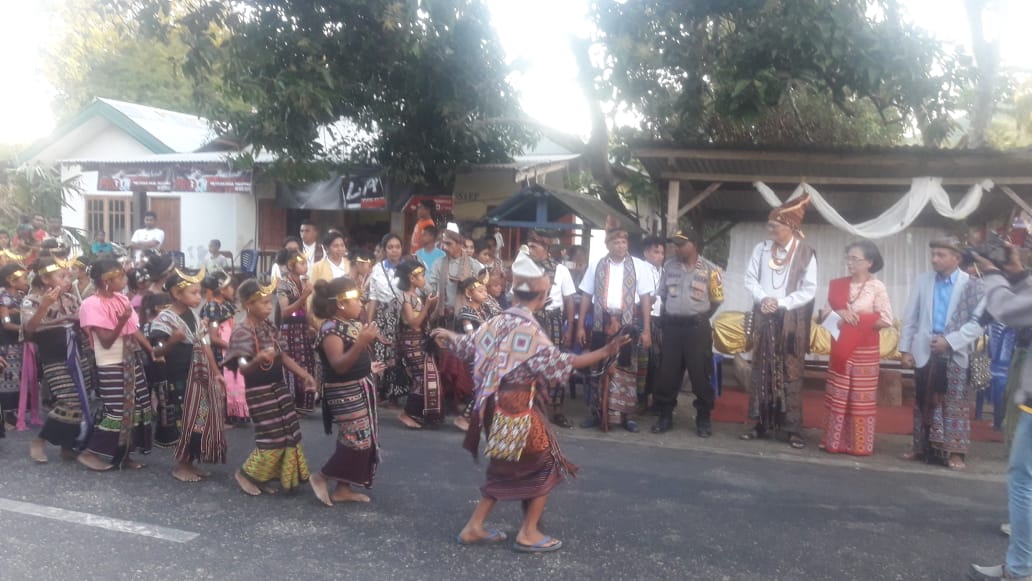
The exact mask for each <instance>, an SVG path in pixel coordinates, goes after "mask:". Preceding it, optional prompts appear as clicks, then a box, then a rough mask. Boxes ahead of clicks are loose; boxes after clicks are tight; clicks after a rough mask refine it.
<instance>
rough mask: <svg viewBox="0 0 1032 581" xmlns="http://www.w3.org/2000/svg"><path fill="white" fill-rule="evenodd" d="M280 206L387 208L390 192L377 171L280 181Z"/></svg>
mask: <svg viewBox="0 0 1032 581" xmlns="http://www.w3.org/2000/svg"><path fill="white" fill-rule="evenodd" d="M276 205H278V206H279V207H281V208H293V209H297V210H386V209H387V195H386V193H385V191H384V185H383V182H382V181H381V180H380V177H379V176H377V175H376V174H372V173H370V174H358V175H336V176H334V177H332V178H330V179H328V180H323V181H320V182H311V183H307V184H288V183H285V182H282V181H281V182H277V184H276Z"/></svg>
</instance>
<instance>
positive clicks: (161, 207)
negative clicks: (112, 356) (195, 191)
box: [147, 197, 182, 252]
mask: <svg viewBox="0 0 1032 581" xmlns="http://www.w3.org/2000/svg"><path fill="white" fill-rule="evenodd" d="M147 202H148V206H147V209H149V210H150V211H151V212H154V213H155V214H157V217H158V228H161V229H162V230H164V231H165V243H164V244H163V245H162V246H161V249H162V250H163V251H165V252H168V251H169V250H181V248H180V246H181V245H182V240H181V239H180V231H179V229H180V224H181V220H180V216H179V198H155V197H148V198H147Z"/></svg>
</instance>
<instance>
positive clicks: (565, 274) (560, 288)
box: [546, 264, 577, 313]
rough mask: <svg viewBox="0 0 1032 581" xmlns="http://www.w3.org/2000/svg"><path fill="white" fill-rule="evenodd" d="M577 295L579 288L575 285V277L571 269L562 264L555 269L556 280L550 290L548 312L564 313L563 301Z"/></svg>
mask: <svg viewBox="0 0 1032 581" xmlns="http://www.w3.org/2000/svg"><path fill="white" fill-rule="evenodd" d="M575 294H577V286H576V285H574V284H573V275H572V274H570V269H568V268H566V267H565V266H563V265H562V264H557V265H556V267H555V280H553V281H552V288H551V289H549V290H548V299H549V301H550V302H549V303H548V306H547V307H546V308H547V310H549V311H553V310H558V311H559V312H560V313H562V312H563V300H564V299H565V298H566V297H569V296H573V295H575Z"/></svg>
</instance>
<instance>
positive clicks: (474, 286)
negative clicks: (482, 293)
mask: <svg viewBox="0 0 1032 581" xmlns="http://www.w3.org/2000/svg"><path fill="white" fill-rule="evenodd" d="M478 288H484V283H482V282H480V281H479V280H478V281H476V282H475V283H473V284H471V285H469V290H477V289H478Z"/></svg>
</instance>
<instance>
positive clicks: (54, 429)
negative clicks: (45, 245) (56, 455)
mask: <svg viewBox="0 0 1032 581" xmlns="http://www.w3.org/2000/svg"><path fill="white" fill-rule="evenodd" d="M33 270H35V272H36V277H35V278H34V279H33V280H32V290H31V291H30V292H29V294H28V295H26V297H25V300H23V301H22V306H21V316H22V331H23V332H24V333H25V337H26V338H27V339H28V340H31V341H33V342H34V343H36V346H37V350H38V360H39V364H40V367H41V369H42V374H43V380H44V381H46V383H47V386H48V387H49V388H50V396H51V398H52V407H51V410H50V413H49V414H47V419H46V421H45V422H44V423H43V429H42V430H40V432H39V436H38V437H37V438H36V439H34V440H33V441H32V443H31V444H30V447H29V456H30V457H31V458H32V460H33V461H35V462H39V463H41V464H42V463H46V462H47V456H46V451H45V447H46V443H47V442H50V443H51V444H54V445H55V446H60V447H61V455H62V457H63V458H65V459H74V458H75V455H76V453H77V452H78V451H79V450H80V449H81V448H82V446H83V445H84V444H85V442H86V438H87V436H89V434H90V430H91V429H92V417H91V416H90V412H89V396H88V395H87V394H89V392H90V389H91V387H92V386H91V385H90V384H89V383H87V379H88V377H89V376H88V375H86V374H84V373H83V368H84V367H85V365H84V364H83V361H82V360H81V357H80V351H79V341H78V335H79V330H78V322H79V299H78V297H76V296H75V294H74V293H72V292H70V290H71V281H70V280H69V275H68V269H67V267H66V266H65V264H64V263H63V262H58V261H57V260H56V259H54V258H52V257H49V256H46V257H42V258H40V259H38V260H37V261H36V263H35V264H34V265H33Z"/></svg>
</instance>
